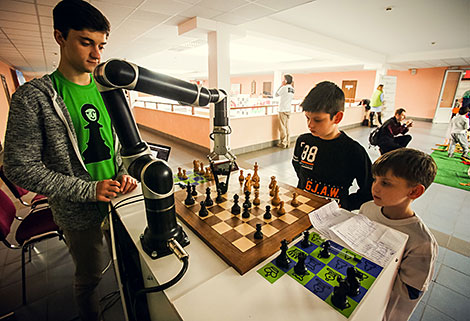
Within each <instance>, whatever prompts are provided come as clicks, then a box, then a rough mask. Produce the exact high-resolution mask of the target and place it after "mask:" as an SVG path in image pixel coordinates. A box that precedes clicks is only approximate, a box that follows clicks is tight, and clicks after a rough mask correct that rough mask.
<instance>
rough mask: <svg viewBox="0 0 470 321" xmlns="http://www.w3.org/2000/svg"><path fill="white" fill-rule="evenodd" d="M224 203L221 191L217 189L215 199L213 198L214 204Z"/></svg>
mask: <svg viewBox="0 0 470 321" xmlns="http://www.w3.org/2000/svg"><path fill="white" fill-rule="evenodd" d="M223 201H224V198H223V197H222V190H221V189H220V188H218V189H217V197H216V198H215V202H216V203H217V204H220V203H222V202H223Z"/></svg>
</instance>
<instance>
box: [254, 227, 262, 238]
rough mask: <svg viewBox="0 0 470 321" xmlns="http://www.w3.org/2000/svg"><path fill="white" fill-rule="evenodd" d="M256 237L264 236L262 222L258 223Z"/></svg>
mask: <svg viewBox="0 0 470 321" xmlns="http://www.w3.org/2000/svg"><path fill="white" fill-rule="evenodd" d="M254 237H255V239H257V240H261V239H262V238H263V232H261V224H260V223H258V224H256V232H255V235H254Z"/></svg>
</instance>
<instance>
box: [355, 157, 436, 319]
mask: <svg viewBox="0 0 470 321" xmlns="http://www.w3.org/2000/svg"><path fill="white" fill-rule="evenodd" d="M436 172H437V166H436V163H435V162H434V160H433V159H432V157H431V156H429V155H428V154H426V153H423V152H421V151H418V150H415V149H410V148H401V149H397V150H394V151H391V152H388V153H386V154H384V155H382V156H380V157H379V158H378V159H377V160H376V161H375V162H374V164H373V165H372V174H373V175H374V183H373V184H372V196H373V197H374V200H373V201H370V202H367V203H365V204H363V205H362V206H361V208H360V210H359V214H362V215H365V216H366V217H368V218H369V219H370V220H372V221H376V222H378V223H381V224H384V225H387V226H389V227H391V228H394V229H396V230H398V231H400V232H403V233H405V234H407V235H408V237H409V238H408V241H407V243H406V245H405V252H404V253H403V258H402V260H401V263H400V266H399V268H398V274H397V276H396V278H395V281H394V284H393V287H392V293H391V295H390V299H389V301H388V304H387V307H386V310H385V315H384V317H383V320H384V321H407V320H408V319H409V317H410V316H411V314H412V313H413V310H414V309H415V308H416V306H417V305H418V302H419V300H421V298H422V297H423V295H424V292H426V290H427V289H428V287H429V284H430V283H431V279H432V276H433V273H434V267H435V262H436V259H437V251H438V246H437V242H436V239H435V238H434V236H433V235H432V233H431V232H430V231H429V229H428V228H427V226H426V225H425V224H424V222H423V221H422V220H421V218H420V217H419V216H418V215H416V213H415V212H414V211H413V209H412V208H411V203H412V202H413V201H414V200H416V199H417V198H419V197H420V196H421V195H423V193H424V192H425V191H426V189H428V187H429V186H430V185H431V183H432V182H433V181H434V177H435V176H436Z"/></svg>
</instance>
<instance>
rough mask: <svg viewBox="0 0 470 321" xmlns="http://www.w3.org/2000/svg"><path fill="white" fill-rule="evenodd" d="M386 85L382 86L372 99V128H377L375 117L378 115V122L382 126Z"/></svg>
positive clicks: (379, 86)
mask: <svg viewBox="0 0 470 321" xmlns="http://www.w3.org/2000/svg"><path fill="white" fill-rule="evenodd" d="M383 89H384V85H382V84H380V85H378V86H377V89H376V90H375V91H374V93H373V94H372V97H371V98H370V107H371V108H370V127H377V125H374V116H375V114H376V113H377V120H378V122H379V124H380V125H382V105H383V103H384V92H383Z"/></svg>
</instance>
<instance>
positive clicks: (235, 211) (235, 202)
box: [231, 194, 241, 215]
mask: <svg viewBox="0 0 470 321" xmlns="http://www.w3.org/2000/svg"><path fill="white" fill-rule="evenodd" d="M238 198H239V196H238V194H235V195H233V206H232V210H231V212H232V214H233V215H238V214H240V212H241V208H240V205H238Z"/></svg>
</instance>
